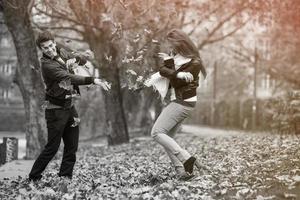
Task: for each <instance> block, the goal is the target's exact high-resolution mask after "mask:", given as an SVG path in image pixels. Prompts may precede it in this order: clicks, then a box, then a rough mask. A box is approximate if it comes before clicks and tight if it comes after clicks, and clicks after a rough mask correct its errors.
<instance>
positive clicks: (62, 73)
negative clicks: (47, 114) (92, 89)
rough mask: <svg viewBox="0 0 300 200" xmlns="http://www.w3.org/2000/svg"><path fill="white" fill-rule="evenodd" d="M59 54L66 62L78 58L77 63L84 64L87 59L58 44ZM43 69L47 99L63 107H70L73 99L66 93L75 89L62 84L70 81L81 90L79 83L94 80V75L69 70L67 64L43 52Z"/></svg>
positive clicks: (85, 83)
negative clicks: (78, 73)
mask: <svg viewBox="0 0 300 200" xmlns="http://www.w3.org/2000/svg"><path fill="white" fill-rule="evenodd" d="M57 53H58V56H59V57H61V58H62V60H64V61H65V62H66V61H67V60H68V59H71V58H76V63H78V64H79V65H84V64H85V63H86V62H87V61H86V59H85V58H83V57H82V56H75V55H74V54H73V53H71V52H69V51H67V50H66V49H64V48H63V47H61V46H59V45H57ZM41 69H42V75H43V79H44V83H45V85H46V97H45V99H46V100H47V101H49V102H50V103H52V104H54V105H58V106H62V107H70V106H71V101H72V100H71V99H70V98H66V95H71V94H72V93H73V92H74V90H69V89H66V88H64V87H61V85H63V84H64V83H65V84H68V83H70V84H71V85H73V86H74V89H75V91H77V92H79V89H78V85H88V84H92V83H93V82H94V78H93V77H84V76H79V75H75V74H74V73H73V72H72V70H68V69H67V67H66V65H65V64H62V63H60V62H58V61H57V60H56V59H55V58H54V59H51V58H50V57H48V56H47V55H45V54H43V57H42V58H41Z"/></svg>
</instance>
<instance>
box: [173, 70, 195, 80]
mask: <svg viewBox="0 0 300 200" xmlns="http://www.w3.org/2000/svg"><path fill="white" fill-rule="evenodd" d="M176 77H177V78H179V79H183V80H185V81H186V82H192V81H193V80H194V77H193V74H191V73H190V72H178V74H177V75H176Z"/></svg>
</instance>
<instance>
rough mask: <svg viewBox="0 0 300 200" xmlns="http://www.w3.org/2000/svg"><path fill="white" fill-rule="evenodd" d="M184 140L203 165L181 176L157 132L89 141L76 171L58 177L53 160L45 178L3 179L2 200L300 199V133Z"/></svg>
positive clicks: (181, 138) (183, 137) (188, 136)
mask: <svg viewBox="0 0 300 200" xmlns="http://www.w3.org/2000/svg"><path fill="white" fill-rule="evenodd" d="M176 140H177V141H179V143H180V145H182V146H183V147H185V148H186V149H187V150H188V151H189V152H191V153H192V154H195V155H196V156H197V158H198V159H199V160H200V162H201V163H202V164H203V170H201V172H198V171H197V172H196V177H195V178H194V179H192V180H190V181H186V182H184V181H179V180H177V178H176V174H175V172H174V169H173V167H172V166H171V164H170V161H169V159H168V157H167V155H166V153H165V152H164V151H163V149H162V148H161V147H160V146H159V145H157V144H156V143H155V142H153V141H152V140H151V138H144V139H134V140H132V141H131V142H130V143H129V144H123V145H119V146H111V147H107V146H97V145H91V144H83V145H81V146H80V148H79V152H78V154H77V155H78V156H77V163H76V165H75V169H74V177H73V179H72V180H71V181H70V180H65V179H62V178H59V177H57V175H56V174H57V172H58V169H59V165H60V160H54V161H52V162H51V163H50V164H49V166H48V168H47V169H46V171H45V173H44V177H43V179H42V180H41V181H40V182H38V183H32V182H31V183H29V182H28V181H26V179H25V178H21V177H19V178H18V179H12V180H9V179H7V180H4V181H1V182H0V199H257V200H264V199H297V197H298V198H300V160H299V159H300V151H299V142H300V139H299V138H298V137H297V136H294V135H268V134H242V133H241V135H226V136H218V137H214V136H212V137H201V136H195V135H191V134H179V135H178V136H177V137H176Z"/></svg>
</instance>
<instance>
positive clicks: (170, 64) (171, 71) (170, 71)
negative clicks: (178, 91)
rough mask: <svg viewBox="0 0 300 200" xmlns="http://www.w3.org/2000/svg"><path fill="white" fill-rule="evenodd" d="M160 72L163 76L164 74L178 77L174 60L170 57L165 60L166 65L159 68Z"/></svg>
mask: <svg viewBox="0 0 300 200" xmlns="http://www.w3.org/2000/svg"><path fill="white" fill-rule="evenodd" d="M159 73H160V75H161V76H164V77H166V78H168V79H173V78H176V75H177V73H178V72H177V71H176V70H175V67H174V60H173V59H168V60H165V61H164V65H163V66H162V67H161V68H160V69H159Z"/></svg>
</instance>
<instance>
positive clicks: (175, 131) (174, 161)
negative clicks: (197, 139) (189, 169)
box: [165, 122, 183, 169]
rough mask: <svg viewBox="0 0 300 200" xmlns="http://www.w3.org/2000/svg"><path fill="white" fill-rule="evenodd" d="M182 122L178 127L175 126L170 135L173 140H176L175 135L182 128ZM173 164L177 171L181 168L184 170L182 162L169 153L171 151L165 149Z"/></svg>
mask: <svg viewBox="0 0 300 200" xmlns="http://www.w3.org/2000/svg"><path fill="white" fill-rule="evenodd" d="M181 124H182V122H180V123H178V124H177V125H175V126H174V127H173V128H172V129H171V130H170V131H169V133H168V135H169V136H170V137H172V138H174V136H175V134H176V133H177V132H178V130H179V128H180V126H181ZM165 150H166V152H167V154H168V156H169V158H170V160H171V162H172V164H173V165H174V167H175V169H179V168H183V165H182V163H181V162H180V160H179V159H178V158H177V157H176V156H175V155H174V154H172V152H171V151H169V149H167V148H165Z"/></svg>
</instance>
